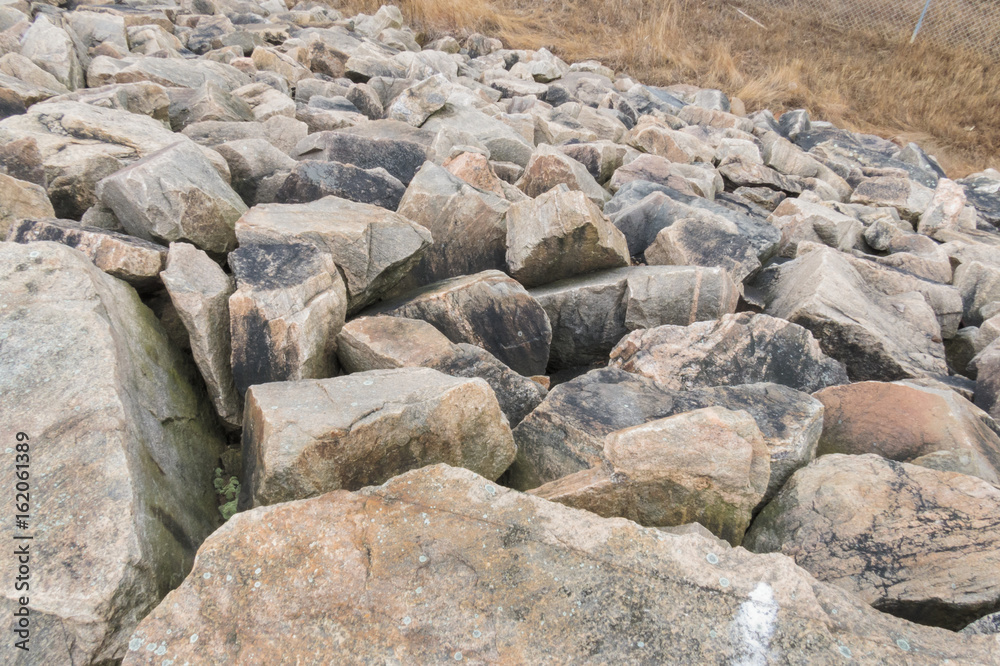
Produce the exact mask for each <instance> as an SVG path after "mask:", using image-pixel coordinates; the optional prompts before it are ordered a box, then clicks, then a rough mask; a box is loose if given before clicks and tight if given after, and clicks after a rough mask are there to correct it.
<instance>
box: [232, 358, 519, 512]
mask: <svg viewBox="0 0 1000 666" xmlns="http://www.w3.org/2000/svg"><path fill="white" fill-rule="evenodd" d="M246 410H247V417H246V418H247V426H246V429H245V431H244V435H243V465H244V478H245V481H244V484H243V486H242V489H241V494H240V502H239V506H240V508H241V509H249V508H251V507H255V506H261V505H267V504H275V503H278V502H287V501H291V500H297V499H305V498H307V497H314V496H316V495H321V494H323V493H326V492H329V491H331V490H340V489H345V490H358V489H360V488H363V487H365V486H371V485H376V484H378V483H381V482H385V481H388V480H389V479H391V478H392V477H394V476H396V475H397V474H401V473H402V472H405V471H407V470H409V469H413V468H416V467H423V466H424V465H433V464H435V463H441V462H443V463H448V464H451V465H455V466H457V467H466V468H469V469H471V470H472V471H474V472H477V473H480V474H483V475H485V476H486V477H487V478H488V479H495V478H496V477H498V476H500V474H501V473H502V472H503V470H505V469H506V468H507V466H508V465H510V462H511V460H513V459H514V453H515V450H516V449H515V447H514V439H513V437H512V436H511V433H510V427H509V426H508V425H507V420H506V419H505V418H504V416H503V413H502V412H501V411H500V406H499V405H498V404H497V400H496V397H495V396H494V395H493V391H492V390H491V389H490V388H489V386H488V385H487V384H486V382H485V381H483V380H482V379H465V378H456V377H449V376H447V375H445V374H443V373H440V372H438V371H436V370H432V369H430V368H400V369H394V370H372V371H370V372H359V373H355V374H352V375H348V376H346V377H336V378H333V379H319V380H305V381H298V382H277V383H273V384H266V385H263V386H254V387H253V388H251V389H250V390H249V391H248V392H247V404H246Z"/></svg>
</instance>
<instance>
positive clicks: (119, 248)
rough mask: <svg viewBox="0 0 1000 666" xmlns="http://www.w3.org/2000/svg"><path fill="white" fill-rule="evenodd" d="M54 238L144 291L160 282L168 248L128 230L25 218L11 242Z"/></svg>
mask: <svg viewBox="0 0 1000 666" xmlns="http://www.w3.org/2000/svg"><path fill="white" fill-rule="evenodd" d="M35 241H52V242H54V243H61V244H63V245H68V246H69V247H72V248H76V249H77V250H80V251H81V252H83V253H84V254H85V255H87V258H88V259H90V260H91V261H92V262H94V265H95V266H97V267H98V268H100V269H101V270H102V271H104V272H105V273H108V274H110V275H113V276H115V277H116V278H120V279H122V280H125V281H126V282H128V283H129V284H130V285H132V286H133V287H135V288H136V289H139V290H141V291H148V290H150V289H154V288H156V287H158V286H159V282H160V271H161V270H163V266H164V264H165V263H166V261H167V248H165V247H163V246H162V245H157V244H156V243H150V242H149V241H144V240H142V239H140V238H135V237H133V236H127V235H125V234H120V233H116V232H114V231H108V230H105V229H97V228H95V227H85V226H81V225H80V224H79V223H78V222H74V221H72V220H56V219H51V218H50V219H41V220H21V221H20V222H17V223H16V224H14V226H12V227H11V228H10V232H9V233H8V234H7V242H10V243H33V242H35Z"/></svg>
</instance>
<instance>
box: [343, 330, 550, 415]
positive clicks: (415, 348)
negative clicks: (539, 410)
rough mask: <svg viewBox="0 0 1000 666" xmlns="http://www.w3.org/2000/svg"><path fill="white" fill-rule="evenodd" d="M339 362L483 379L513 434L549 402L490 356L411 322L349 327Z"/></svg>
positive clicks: (352, 368)
mask: <svg viewBox="0 0 1000 666" xmlns="http://www.w3.org/2000/svg"><path fill="white" fill-rule="evenodd" d="M337 358H338V359H340V365H341V367H342V368H343V369H344V370H345V371H347V372H364V371H367V370H385V369H390V368H410V367H424V368H434V369H435V370H438V371H439V372H443V373H444V374H446V375H451V376H452V377H470V378H471V377H479V378H481V379H483V380H485V381H486V383H487V384H489V385H490V388H491V389H493V392H494V393H495V394H496V397H497V401H498V402H499V403H500V409H502V410H503V413H504V415H505V416H506V417H507V420H508V421H509V422H510V425H511V427H512V428H513V427H514V426H516V425H517V424H518V423H520V422H521V420H522V419H523V418H524V417H525V416H527V415H528V414H529V413H531V411H532V410H533V409H534V408H535V407H537V406H538V403H540V402H541V401H542V398H544V397H545V389H544V388H542V387H541V386H540V385H539V384H537V383H535V382H534V381H532V380H531V379H528V378H527V377H525V376H524V375H519V374H518V373H516V372H514V371H513V370H511V369H510V368H508V367H507V366H506V365H504V364H503V363H501V362H500V361H498V360H497V359H496V357H495V356H493V355H492V354H490V353H489V352H488V351H486V350H484V349H482V348H480V347H476V346H475V345H470V344H465V343H460V344H455V343H454V342H452V341H450V340H449V339H448V338H447V337H445V335H444V334H443V333H441V332H440V331H439V330H437V329H436V328H434V327H433V326H431V325H430V324H428V323H427V322H425V321H419V320H416V319H407V318H406V317H359V318H357V319H354V320H352V321H350V322H348V323H347V324H346V325H345V326H344V328H342V329H341V331H340V334H339V335H338V336H337Z"/></svg>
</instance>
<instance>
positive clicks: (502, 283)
mask: <svg viewBox="0 0 1000 666" xmlns="http://www.w3.org/2000/svg"><path fill="white" fill-rule="evenodd" d="M365 314H368V315H374V314H387V315H391V316H394V317H408V318H410V319H421V320H423V321H426V322H428V323H430V324H433V325H434V327H435V328H437V329H438V330H439V331H441V332H442V333H444V334H445V336H446V337H447V338H448V339H449V340H451V341H452V342H454V343H462V342H464V343H467V344H471V345H476V346H477V347H481V348H483V349H485V350H486V351H488V352H489V353H491V354H493V356H495V357H496V358H497V359H499V360H500V361H501V362H502V363H504V364H505V365H507V366H508V367H510V368H511V369H513V370H514V371H515V372H519V373H521V374H522V375H525V376H528V377H531V376H534V375H541V374H544V373H545V367H546V365H547V364H548V359H549V345H550V343H551V342H552V327H551V325H550V324H549V318H548V315H546V314H545V310H543V309H542V306H541V305H539V304H538V301H536V300H535V299H534V298H532V296H531V295H530V294H529V293H528V292H527V291H526V290H525V289H524V287H522V286H521V285H520V284H519V283H518V282H517V281H515V280H512V279H510V278H509V277H507V276H506V275H504V274H503V273H501V272H500V271H483V272H481V273H476V274H475V275H465V276H462V277H457V278H452V279H450V280H443V281H441V282H435V283H434V284H431V285H428V286H427V287H424V288H423V289H420V290H418V291H416V292H412V293H409V294H406V295H405V296H402V297H400V298H399V299H397V300H394V301H391V302H387V303H384V304H381V305H379V306H378V307H376V308H373V309H371V310H369V311H367V312H366V313H365Z"/></svg>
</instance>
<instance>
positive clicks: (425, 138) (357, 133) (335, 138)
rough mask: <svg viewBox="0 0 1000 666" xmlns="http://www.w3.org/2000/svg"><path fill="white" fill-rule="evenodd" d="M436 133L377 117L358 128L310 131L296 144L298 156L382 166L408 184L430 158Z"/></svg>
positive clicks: (361, 165)
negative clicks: (430, 148) (429, 149)
mask: <svg viewBox="0 0 1000 666" xmlns="http://www.w3.org/2000/svg"><path fill="white" fill-rule="evenodd" d="M433 136H434V135H433V134H432V133H430V132H427V131H425V130H421V129H415V128H413V127H411V126H409V125H407V124H406V123H403V122H399V121H398V120H377V121H371V122H368V123H364V124H363V125H360V126H359V127H357V128H354V129H351V130H344V131H336V132H319V133H317V134H311V135H309V136H308V137H306V138H305V139H303V140H302V141H301V142H299V144H298V145H297V146H296V149H295V150H296V157H297V158H298V159H303V160H327V161H333V162H343V163H344V164H353V165H355V166H356V167H358V168H360V169H375V168H378V167H382V168H383V169H385V170H386V171H388V172H389V173H390V174H391V175H392V176H393V177H394V178H397V179H399V181H400V182H401V183H403V185H408V184H409V182H410V181H411V180H412V179H413V176H414V174H416V172H417V170H418V169H419V168H420V165H421V164H423V163H424V161H425V160H426V159H427V149H428V148H429V147H430V143H431V141H432V140H433Z"/></svg>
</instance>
